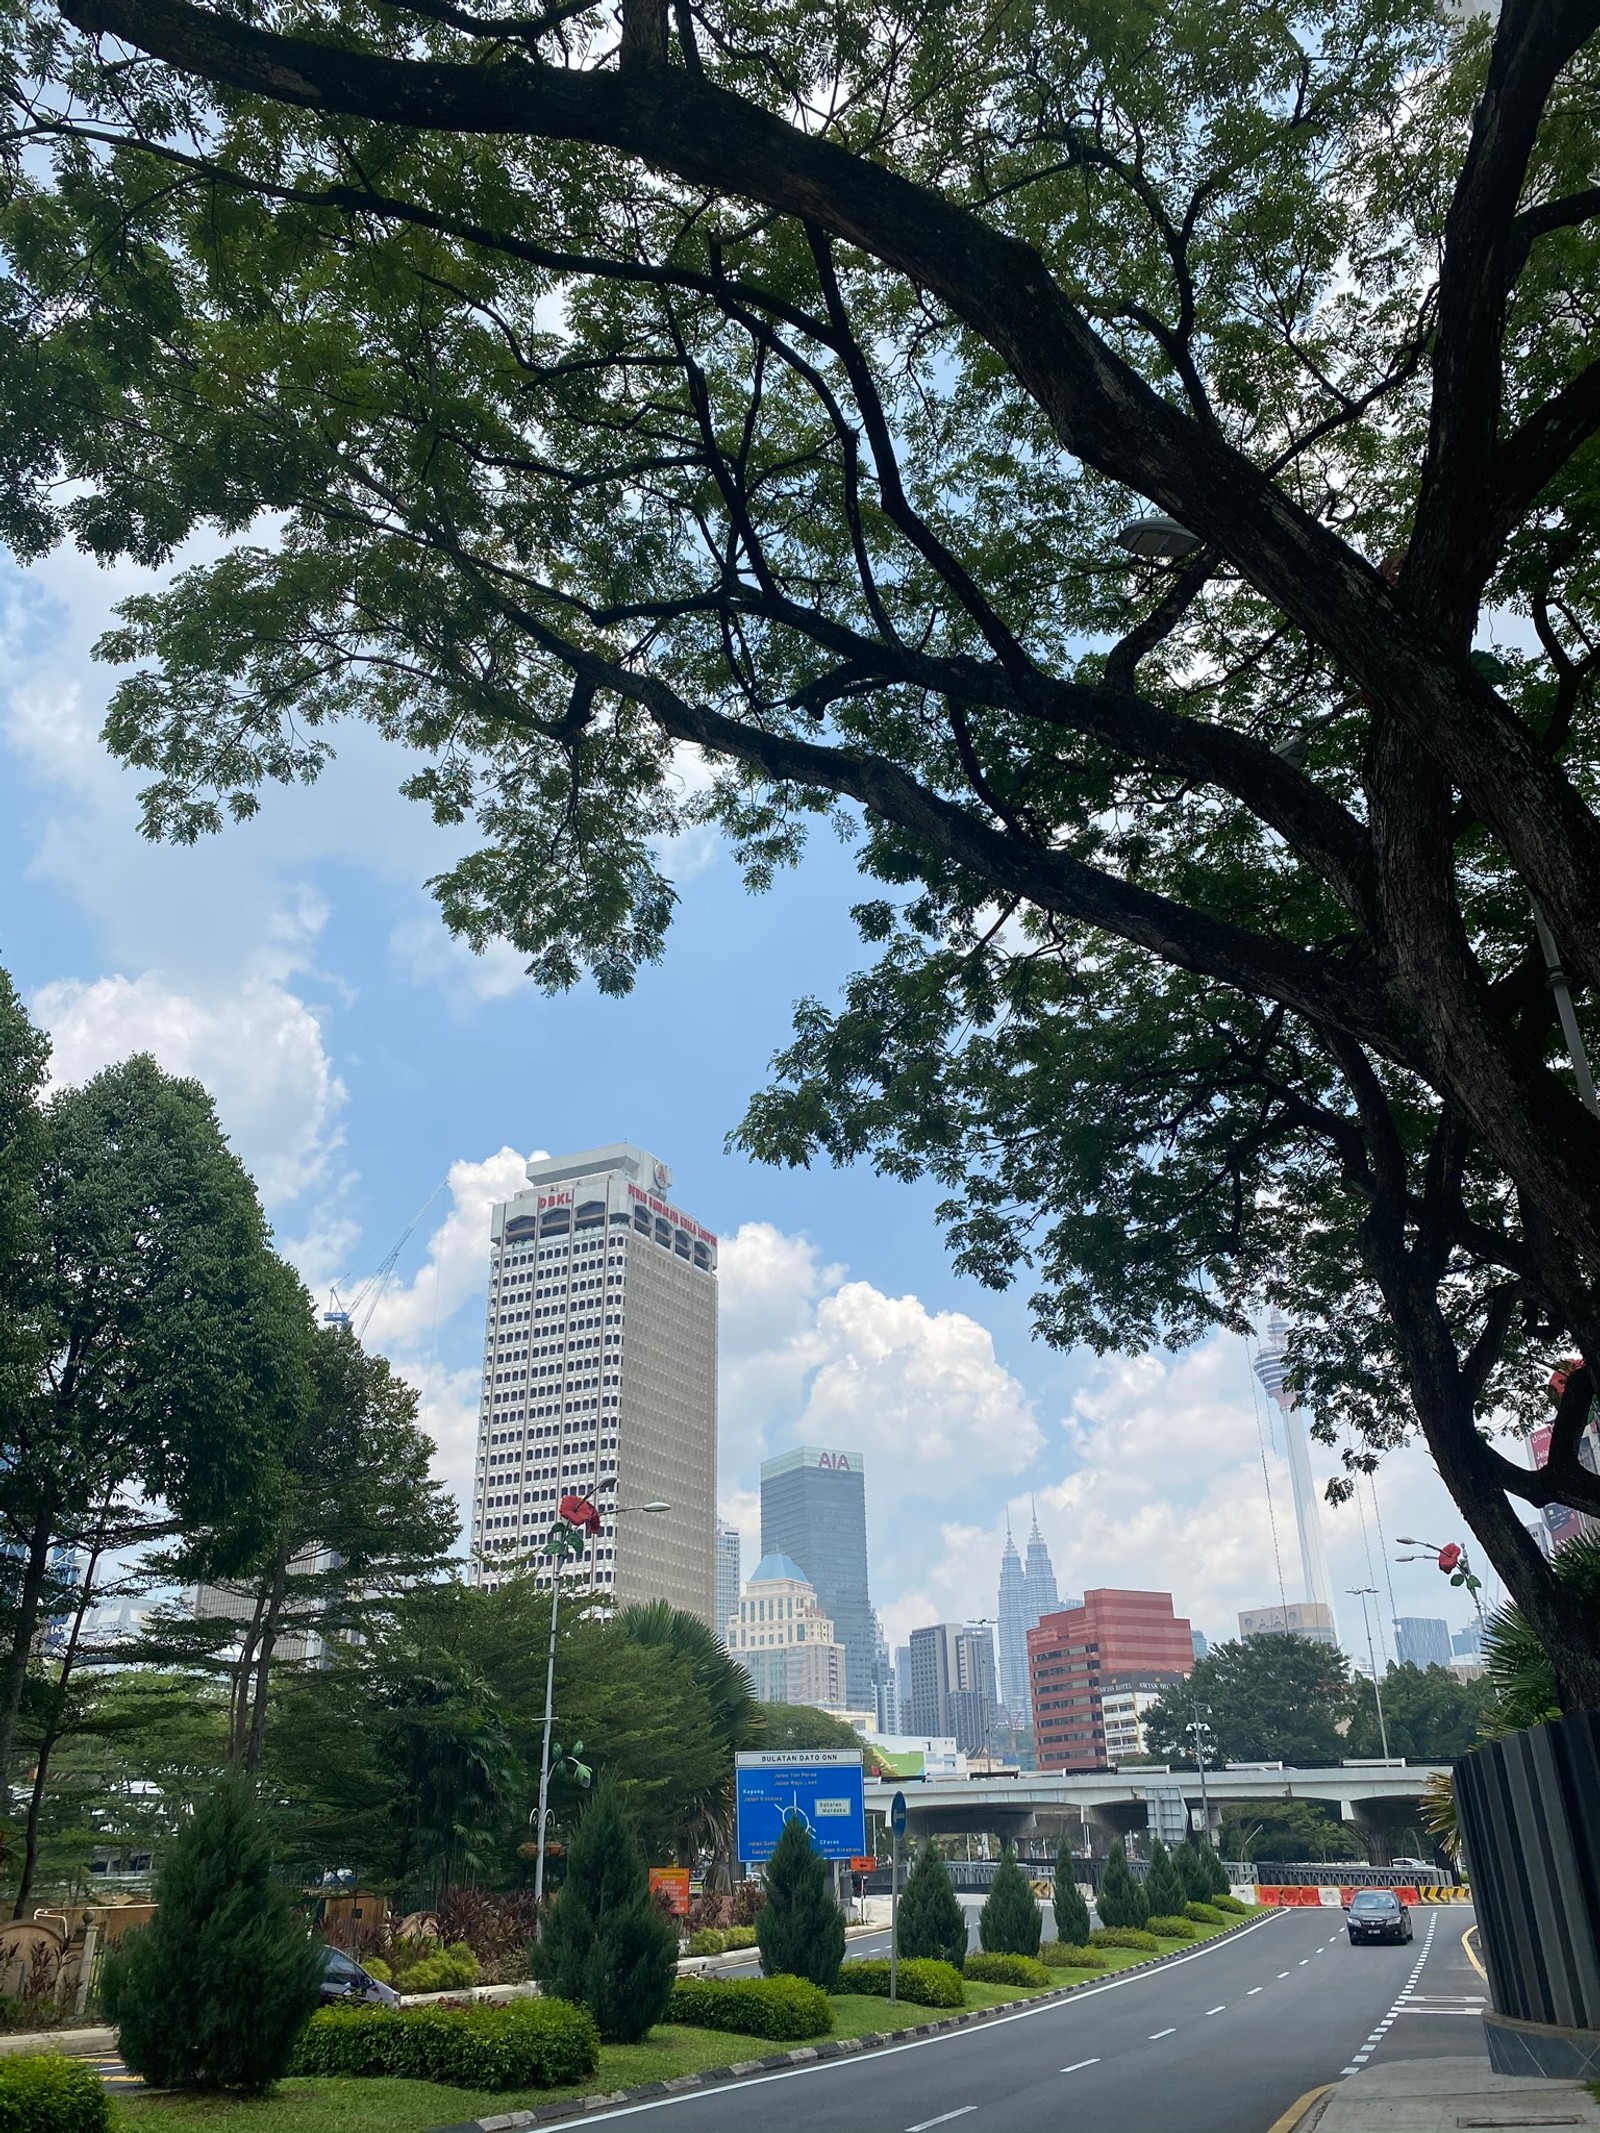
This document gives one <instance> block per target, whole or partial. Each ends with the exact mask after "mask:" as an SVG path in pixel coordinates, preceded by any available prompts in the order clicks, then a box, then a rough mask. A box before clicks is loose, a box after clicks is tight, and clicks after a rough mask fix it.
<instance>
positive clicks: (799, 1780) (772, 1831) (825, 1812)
mask: <svg viewBox="0 0 1600 2133" xmlns="http://www.w3.org/2000/svg"><path fill="white" fill-rule="evenodd" d="M734 1777H735V1790H734V1800H735V1845H736V1848H737V1850H738V1854H739V1857H740V1858H741V1859H744V1860H748V1861H752V1862H753V1861H759V1860H763V1859H770V1858H771V1857H772V1855H773V1853H774V1852H775V1851H776V1850H777V1848H778V1839H779V1838H780V1837H781V1836H782V1835H783V1829H784V1824H785V1823H786V1822H795V1821H798V1822H800V1823H801V1824H802V1825H803V1826H804V1828H805V1829H806V1831H807V1832H808V1834H809V1835H810V1838H811V1841H812V1843H813V1844H814V1845H815V1846H816V1848H817V1850H818V1851H819V1852H821V1854H822V1856H823V1858H824V1859H855V1858H858V1857H860V1856H862V1855H863V1854H864V1853H865V1851H866V1849H867V1815H866V1803H865V1801H864V1799H863V1797H862V1790H861V1759H860V1757H859V1756H856V1757H854V1758H852V1759H849V1760H846V1759H845V1758H844V1757H843V1756H842V1755H841V1756H840V1757H839V1759H838V1760H837V1761H834V1760H832V1759H830V1757H829V1753H828V1751H827V1750H816V1751H813V1752H811V1753H809V1754H808V1753H807V1752H806V1751H805V1750H803V1749H801V1750H797V1751H795V1752H794V1754H793V1755H792V1756H791V1755H779V1754H772V1755H770V1756H766V1757H757V1756H754V1755H752V1756H748V1757H746V1756H743V1755H741V1756H740V1758H739V1765H738V1768H737V1770H736V1771H735V1773H734Z"/></svg>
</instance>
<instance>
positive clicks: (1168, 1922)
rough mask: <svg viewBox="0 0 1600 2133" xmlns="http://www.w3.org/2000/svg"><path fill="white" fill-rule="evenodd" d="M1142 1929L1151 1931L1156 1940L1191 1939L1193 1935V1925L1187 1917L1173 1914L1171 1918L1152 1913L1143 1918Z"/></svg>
mask: <svg viewBox="0 0 1600 2133" xmlns="http://www.w3.org/2000/svg"><path fill="white" fill-rule="evenodd" d="M1144 1929H1145V1931H1146V1932H1147V1933H1153V1934H1154V1935H1155V1936H1156V1938H1157V1940H1193V1939H1194V1937H1195V1931H1194V1927H1193V1926H1192V1925H1191V1924H1190V1923H1189V1921H1188V1919H1187V1918H1179V1917H1177V1916H1175V1915H1174V1916H1173V1917H1171V1918H1161V1917H1158V1916H1155V1915H1152V1916H1151V1917H1149V1918H1147V1919H1146V1920H1145V1922H1144Z"/></svg>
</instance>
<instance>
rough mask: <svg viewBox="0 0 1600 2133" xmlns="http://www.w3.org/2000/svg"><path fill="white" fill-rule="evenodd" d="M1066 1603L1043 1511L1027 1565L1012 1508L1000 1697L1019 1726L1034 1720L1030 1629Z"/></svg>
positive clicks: (1003, 1584) (1004, 1570) (1003, 1576)
mask: <svg viewBox="0 0 1600 2133" xmlns="http://www.w3.org/2000/svg"><path fill="white" fill-rule="evenodd" d="M1069 1604H1071V1603H1070V1602H1069ZM1060 1605H1061V1596H1060V1594H1059V1593H1058V1592H1057V1591H1056V1573H1055V1566H1054V1564H1053V1563H1052V1562H1051V1560H1050V1550H1049V1549H1048V1548H1047V1547H1046V1546H1045V1544H1044V1535H1043V1534H1042V1533H1041V1532H1040V1531H1039V1518H1038V1514H1037V1512H1035V1514H1034V1520H1033V1531H1032V1532H1031V1533H1030V1534H1029V1535H1028V1560H1027V1563H1026V1565H1024V1563H1023V1560H1022V1557H1021V1556H1020V1555H1018V1553H1017V1544H1016V1542H1015V1541H1014V1540H1013V1539H1012V1538H1011V1515H1010V1513H1009V1512H1007V1514H1006V1547H1005V1553H1004V1555H1002V1556H1001V1558H1000V1618H999V1619H1000V1701H1001V1702H1002V1703H1003V1704H1004V1705H1005V1707H1006V1711H1007V1713H1008V1714H1009V1716H1010V1718H1011V1719H1012V1721H1013V1723H1014V1724H1017V1725H1031V1724H1032V1722H1033V1711H1032V1706H1031V1704H1030V1702H1029V1697H1028V1632H1029V1630H1030V1629H1032V1628H1033V1627H1034V1626H1035V1624H1036V1623H1037V1622H1038V1621H1039V1618H1040V1617H1041V1616H1042V1615H1048V1614H1053V1613H1054V1612H1055V1610H1056V1609H1057V1608H1059V1607H1060Z"/></svg>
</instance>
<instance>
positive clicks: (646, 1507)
mask: <svg viewBox="0 0 1600 2133" xmlns="http://www.w3.org/2000/svg"><path fill="white" fill-rule="evenodd" d="M639 1508H640V1510H641V1511H670V1510H671V1509H672V1506H671V1504H669V1503H659V1502H658V1503H645V1504H641V1505H640V1506H639Z"/></svg>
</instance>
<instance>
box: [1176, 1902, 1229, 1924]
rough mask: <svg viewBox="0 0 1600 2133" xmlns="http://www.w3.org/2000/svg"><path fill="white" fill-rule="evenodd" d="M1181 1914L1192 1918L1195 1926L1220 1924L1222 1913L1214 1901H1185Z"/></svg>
mask: <svg viewBox="0 0 1600 2133" xmlns="http://www.w3.org/2000/svg"><path fill="white" fill-rule="evenodd" d="M1183 1915H1184V1917H1185V1918H1192V1919H1193V1920H1194V1922H1195V1924H1196V1925H1197V1926H1220V1925H1221V1923H1222V1913H1221V1912H1220V1911H1219V1910H1218V1909H1217V1907H1216V1905H1215V1904H1214V1903H1186V1904H1185V1905H1184V1907H1183Z"/></svg>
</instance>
